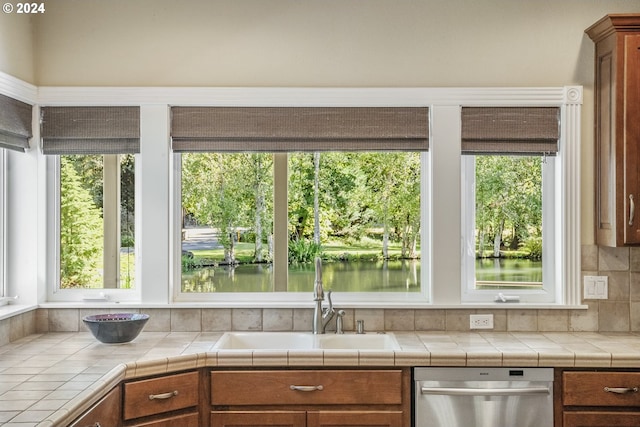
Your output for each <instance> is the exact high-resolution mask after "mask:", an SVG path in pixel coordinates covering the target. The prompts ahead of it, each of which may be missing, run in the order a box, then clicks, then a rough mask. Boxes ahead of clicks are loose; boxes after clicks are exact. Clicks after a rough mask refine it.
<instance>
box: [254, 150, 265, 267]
mask: <svg viewBox="0 0 640 427" xmlns="http://www.w3.org/2000/svg"><path fill="white" fill-rule="evenodd" d="M256 162H257V165H256V167H255V168H254V169H255V174H256V176H255V178H254V179H255V192H256V210H255V223H254V224H255V225H254V227H255V233H256V235H255V252H254V255H253V259H254V261H255V262H262V209H263V206H264V194H262V184H261V182H262V181H261V179H260V178H261V177H260V173H261V172H262V165H261V164H260V156H259V155H258V157H257V159H256Z"/></svg>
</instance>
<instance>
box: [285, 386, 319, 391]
mask: <svg viewBox="0 0 640 427" xmlns="http://www.w3.org/2000/svg"><path fill="white" fill-rule="evenodd" d="M289 388H290V389H291V390H293V391H322V390H324V387H323V386H322V385H290V386H289Z"/></svg>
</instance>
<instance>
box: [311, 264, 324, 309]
mask: <svg viewBox="0 0 640 427" xmlns="http://www.w3.org/2000/svg"><path fill="white" fill-rule="evenodd" d="M313 300H314V301H323V300H324V288H323V287H322V260H321V259H320V257H317V258H316V279H315V281H314V282H313Z"/></svg>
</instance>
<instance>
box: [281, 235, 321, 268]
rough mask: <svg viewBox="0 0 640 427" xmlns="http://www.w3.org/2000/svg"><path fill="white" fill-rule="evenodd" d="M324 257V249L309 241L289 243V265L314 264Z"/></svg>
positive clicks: (300, 240)
mask: <svg viewBox="0 0 640 427" xmlns="http://www.w3.org/2000/svg"><path fill="white" fill-rule="evenodd" d="M321 255H322V247H321V246H320V245H319V244H317V243H315V242H314V241H313V240H309V239H296V240H292V241H290V242H289V264H295V263H307V262H313V260H314V259H315V258H316V257H319V256H321Z"/></svg>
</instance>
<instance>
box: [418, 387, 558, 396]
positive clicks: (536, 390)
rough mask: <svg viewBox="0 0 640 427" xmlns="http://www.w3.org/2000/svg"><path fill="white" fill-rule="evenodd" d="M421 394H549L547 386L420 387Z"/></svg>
mask: <svg viewBox="0 0 640 427" xmlns="http://www.w3.org/2000/svg"><path fill="white" fill-rule="evenodd" d="M420 393H422V394H445V395H448V396H526V395H540V394H550V393H551V390H550V389H549V387H524V388H458V387H421V388H420Z"/></svg>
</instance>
